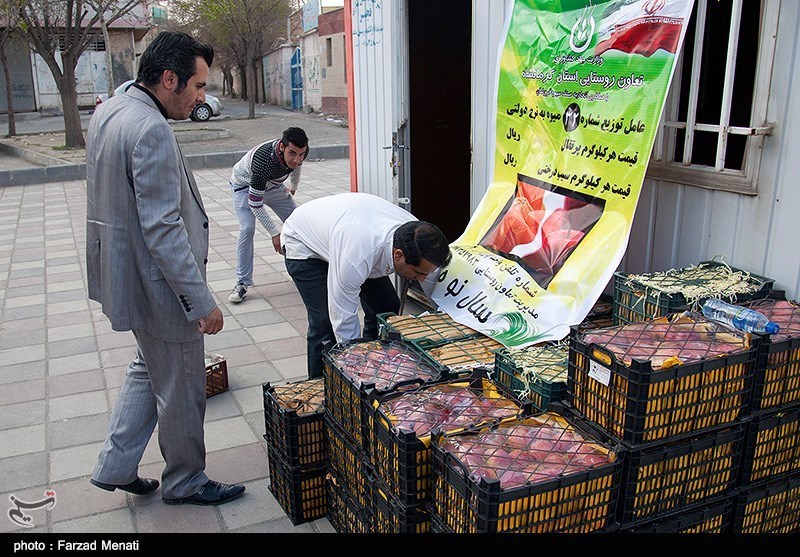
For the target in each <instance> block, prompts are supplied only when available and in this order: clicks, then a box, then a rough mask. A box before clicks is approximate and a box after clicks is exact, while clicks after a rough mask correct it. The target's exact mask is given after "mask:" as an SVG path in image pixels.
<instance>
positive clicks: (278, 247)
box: [272, 234, 283, 254]
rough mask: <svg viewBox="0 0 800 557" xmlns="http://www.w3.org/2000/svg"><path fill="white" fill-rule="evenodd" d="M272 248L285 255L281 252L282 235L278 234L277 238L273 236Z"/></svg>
mask: <svg viewBox="0 0 800 557" xmlns="http://www.w3.org/2000/svg"><path fill="white" fill-rule="evenodd" d="M272 247H273V248H275V251H277V252H278V253H280V254H283V251H282V250H281V235H280V234H278V235H277V236H273V237H272Z"/></svg>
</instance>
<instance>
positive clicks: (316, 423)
mask: <svg viewBox="0 0 800 557" xmlns="http://www.w3.org/2000/svg"><path fill="white" fill-rule="evenodd" d="M262 389H263V393H264V427H265V430H266V439H267V442H268V443H269V444H270V445H272V447H274V448H275V450H276V451H277V452H278V453H279V454H280V456H281V458H282V459H283V460H284V462H286V463H287V464H288V465H289V466H315V465H321V464H323V465H324V463H325V460H326V459H327V451H326V449H325V412H324V406H323V400H324V398H325V392H324V385H323V383H322V379H311V380H308V381H299V382H296V383H288V384H286V385H276V386H273V385H270V383H264V384H263V385H262Z"/></svg>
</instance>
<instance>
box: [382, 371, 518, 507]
mask: <svg viewBox="0 0 800 557" xmlns="http://www.w3.org/2000/svg"><path fill="white" fill-rule="evenodd" d="M526 413H530V409H529V408H527V407H523V406H522V405H520V403H519V402H518V401H517V400H516V399H514V398H513V397H512V396H510V395H509V394H508V393H505V392H503V390H502V388H501V387H499V386H498V385H497V384H496V383H494V382H493V381H491V380H490V379H488V378H487V376H486V373H485V371H483V370H474V371H473V373H472V374H471V376H470V377H467V378H464V379H454V380H450V381H447V382H442V383H436V384H431V385H425V386H423V387H420V388H419V389H416V390H413V391H406V392H399V393H390V394H387V395H383V396H381V397H375V398H373V400H372V424H373V428H372V436H371V439H372V446H373V448H372V451H371V454H372V463H373V465H374V469H375V475H376V477H378V478H379V479H380V480H381V481H382V482H383V483H384V485H385V486H386V491H388V493H389V495H390V496H391V497H392V498H394V499H396V500H397V501H398V502H399V504H401V505H404V506H408V507H411V506H414V505H421V504H424V503H425V502H426V501H427V500H428V499H429V497H430V484H431V449H430V444H431V435H432V433H433V432H434V431H444V432H446V433H450V432H453V431H460V430H463V429H465V428H466V427H476V426H483V425H487V424H491V423H496V422H499V421H501V420H504V419H506V420H507V419H513V418H516V417H518V416H520V415H522V414H526ZM409 417H411V420H410V421H405V420H407V419H408V418H409ZM443 420H444V421H443Z"/></svg>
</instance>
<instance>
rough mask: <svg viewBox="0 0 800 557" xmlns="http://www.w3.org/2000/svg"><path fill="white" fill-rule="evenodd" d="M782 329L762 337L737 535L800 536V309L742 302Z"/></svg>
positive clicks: (769, 301)
mask: <svg viewBox="0 0 800 557" xmlns="http://www.w3.org/2000/svg"><path fill="white" fill-rule="evenodd" d="M740 305H743V306H745V307H749V308H751V309H754V310H756V311H759V312H761V313H763V314H764V315H766V316H767V317H769V318H770V320H771V321H774V322H775V323H777V324H778V325H780V331H779V332H778V333H776V334H773V335H765V336H764V337H763V338H762V341H761V345H760V351H759V359H758V366H757V368H756V374H755V381H754V386H753V396H752V401H751V419H750V421H749V423H748V425H747V432H746V441H745V446H744V453H743V455H742V465H741V474H740V485H739V494H738V497H737V500H736V508H735V518H734V525H733V531H734V532H736V533H787V532H800V305H799V304H797V303H796V302H794V301H787V300H784V299H783V296H782V295H780V293H776V294H773V295H772V296H770V297H768V298H766V299H762V300H755V301H750V302H745V303H741V304H740Z"/></svg>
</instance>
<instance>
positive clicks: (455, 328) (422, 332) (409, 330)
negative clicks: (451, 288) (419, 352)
mask: <svg viewBox="0 0 800 557" xmlns="http://www.w3.org/2000/svg"><path fill="white" fill-rule="evenodd" d="M377 317H378V331H379V334H380V336H381V338H385V339H390V340H391V339H398V338H399V339H402V340H404V341H406V342H414V341H425V342H430V343H435V342H447V341H452V340H462V339H465V338H473V337H477V336H481V333H480V332H478V331H476V330H475V329H473V328H471V327H467V326H466V325H462V324H461V323H458V322H457V321H455V320H454V319H453V318H452V317H450V316H449V315H448V314H446V313H444V312H435V313H430V312H425V313H421V314H419V315H397V314H396V313H380V314H378V316H377Z"/></svg>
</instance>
